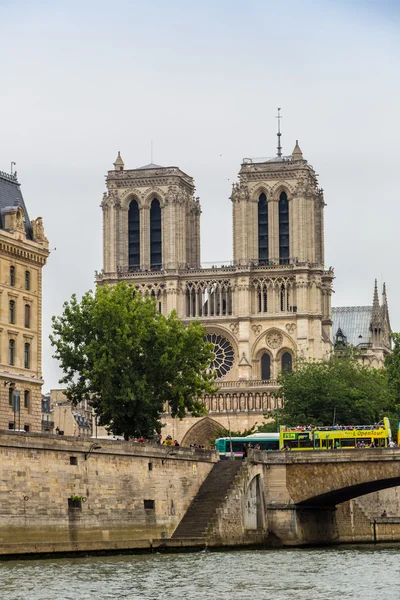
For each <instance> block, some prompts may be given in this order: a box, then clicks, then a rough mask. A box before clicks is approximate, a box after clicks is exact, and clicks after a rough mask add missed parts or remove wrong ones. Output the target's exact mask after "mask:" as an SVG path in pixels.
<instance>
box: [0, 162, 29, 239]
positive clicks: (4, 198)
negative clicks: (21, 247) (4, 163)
mask: <svg viewBox="0 0 400 600" xmlns="http://www.w3.org/2000/svg"><path fill="white" fill-rule="evenodd" d="M17 206H21V207H22V209H23V211H24V222H25V232H26V235H27V237H28V239H30V240H31V239H33V235H32V227H31V222H30V219H29V215H28V211H27V209H26V206H25V202H24V199H23V196H22V193H21V185H20V183H18V179H17V175H16V174H13V175H9V174H8V173H4V172H3V171H0V229H4V220H3V214H4V212H5V210H6V209H11V208H15V207H17Z"/></svg>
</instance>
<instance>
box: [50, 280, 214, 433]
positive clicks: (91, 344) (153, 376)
mask: <svg viewBox="0 0 400 600" xmlns="http://www.w3.org/2000/svg"><path fill="white" fill-rule="evenodd" d="M204 336H205V331H204V329H203V327H201V325H200V324H199V323H197V322H193V323H191V324H190V325H189V326H188V327H187V328H185V326H184V325H183V323H182V322H181V321H180V320H179V319H178V317H177V315H176V313H174V312H173V313H172V314H171V315H170V316H168V317H165V316H163V315H161V314H160V313H159V312H158V311H157V309H156V305H155V302H154V301H153V300H152V299H151V298H149V297H147V298H142V297H141V296H140V295H139V294H138V293H137V292H136V291H135V290H134V289H132V288H130V287H128V286H127V285H126V284H125V283H119V284H117V285H115V286H112V287H108V286H105V287H98V288H97V289H96V291H95V293H93V292H91V291H89V292H87V293H86V294H85V295H84V296H83V298H82V300H81V302H78V300H77V298H76V295H73V296H72V298H71V300H70V301H69V302H65V303H64V310H63V313H62V315H61V316H59V317H53V334H52V335H51V336H50V340H51V343H52V345H53V346H54V347H55V354H54V358H57V359H58V360H59V361H60V363H61V367H62V369H63V372H64V375H63V377H62V379H61V380H60V383H63V384H66V385H67V389H66V395H67V397H68V398H69V399H70V400H71V401H72V403H73V404H77V403H78V402H80V401H82V400H85V399H88V400H90V402H91V404H92V406H93V407H94V409H95V411H96V413H97V414H98V415H99V423H100V425H106V426H109V429H110V430H111V431H112V432H113V433H114V434H117V435H124V436H125V437H126V438H128V437H130V436H141V435H143V436H144V437H152V435H153V434H154V431H160V429H161V422H160V415H161V413H162V411H163V406H164V403H165V402H166V401H168V402H169V404H170V407H171V412H172V415H173V416H178V417H179V418H182V417H183V416H184V415H185V412H186V411H190V412H191V414H192V415H194V416H199V415H201V414H203V413H204V412H205V408H204V404H203V403H202V402H201V400H198V398H200V396H201V394H202V393H203V392H208V393H213V392H214V391H215V389H214V386H213V380H214V377H215V375H214V374H213V373H209V372H208V367H209V365H210V363H211V361H212V356H213V354H212V344H209V343H207V342H206V341H205V337H204Z"/></svg>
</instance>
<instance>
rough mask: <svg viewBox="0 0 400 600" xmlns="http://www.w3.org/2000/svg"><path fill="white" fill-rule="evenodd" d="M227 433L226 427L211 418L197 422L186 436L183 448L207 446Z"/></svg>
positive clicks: (182, 443) (182, 444)
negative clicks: (192, 445)
mask: <svg viewBox="0 0 400 600" xmlns="http://www.w3.org/2000/svg"><path fill="white" fill-rule="evenodd" d="M225 433H227V430H226V429H225V427H224V426H223V425H222V424H221V423H219V422H218V421H216V420H215V419H211V417H208V416H207V417H204V418H202V419H200V420H199V421H197V422H196V423H195V424H194V425H192V427H191V428H190V429H189V430H188V431H187V432H186V434H185V435H184V437H183V439H182V442H181V446H190V445H191V444H194V445H197V446H206V445H207V444H208V442H209V441H210V440H213V439H215V438H216V437H218V436H221V435H224V434H225Z"/></svg>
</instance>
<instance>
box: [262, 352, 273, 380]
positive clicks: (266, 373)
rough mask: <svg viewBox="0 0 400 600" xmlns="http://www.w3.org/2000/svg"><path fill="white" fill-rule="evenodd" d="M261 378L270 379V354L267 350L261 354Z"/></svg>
mask: <svg viewBox="0 0 400 600" xmlns="http://www.w3.org/2000/svg"><path fill="white" fill-rule="evenodd" d="M261 379H262V380H263V381H269V380H270V379H271V356H270V355H269V353H268V352H264V353H263V354H262V355H261Z"/></svg>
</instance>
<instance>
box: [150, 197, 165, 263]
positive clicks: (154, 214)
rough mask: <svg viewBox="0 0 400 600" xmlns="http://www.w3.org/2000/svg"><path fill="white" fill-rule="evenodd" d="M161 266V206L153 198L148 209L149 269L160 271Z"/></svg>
mask: <svg viewBox="0 0 400 600" xmlns="http://www.w3.org/2000/svg"><path fill="white" fill-rule="evenodd" d="M161 266H162V234H161V206H160V202H159V201H158V200H157V198H154V200H153V202H152V203H151V208H150V268H151V269H161Z"/></svg>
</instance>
